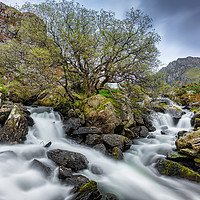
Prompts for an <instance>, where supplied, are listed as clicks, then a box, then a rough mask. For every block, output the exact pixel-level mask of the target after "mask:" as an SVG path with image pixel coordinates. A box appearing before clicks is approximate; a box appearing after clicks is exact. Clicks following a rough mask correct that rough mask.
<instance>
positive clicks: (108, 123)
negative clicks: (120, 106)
mask: <svg viewBox="0 0 200 200" xmlns="http://www.w3.org/2000/svg"><path fill="white" fill-rule="evenodd" d="M81 109H82V110H83V112H84V115H85V118H86V124H87V126H95V127H97V128H99V129H101V132H103V133H114V132H115V130H116V129H120V127H123V123H122V120H121V118H120V113H119V111H118V110H117V109H116V108H115V107H114V106H113V104H112V103H111V102H110V101H109V100H108V99H107V98H106V97H104V96H103V95H100V94H98V95H95V96H92V97H89V98H87V99H85V100H84V101H83V103H82V106H81Z"/></svg>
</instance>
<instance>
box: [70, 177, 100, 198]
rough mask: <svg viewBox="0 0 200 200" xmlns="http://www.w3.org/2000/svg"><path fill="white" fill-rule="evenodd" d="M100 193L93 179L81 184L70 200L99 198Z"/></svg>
mask: <svg viewBox="0 0 200 200" xmlns="http://www.w3.org/2000/svg"><path fill="white" fill-rule="evenodd" d="M101 198H102V195H101V193H100V192H99V190H98V188H97V183H96V182H95V181H92V180H91V181H90V182H89V183H86V184H85V185H83V186H82V188H81V189H80V190H79V191H78V192H77V193H76V195H75V196H74V197H73V198H72V200H101Z"/></svg>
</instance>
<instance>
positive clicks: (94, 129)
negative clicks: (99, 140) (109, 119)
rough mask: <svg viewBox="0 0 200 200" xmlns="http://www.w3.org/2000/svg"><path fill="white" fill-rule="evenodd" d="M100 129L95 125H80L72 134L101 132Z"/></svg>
mask: <svg viewBox="0 0 200 200" xmlns="http://www.w3.org/2000/svg"><path fill="white" fill-rule="evenodd" d="M101 133H102V132H101V129H99V128H97V127H80V128H79V129H78V130H75V131H73V133H72V135H87V134H101Z"/></svg>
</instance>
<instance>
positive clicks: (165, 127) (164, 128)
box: [160, 125, 168, 130]
mask: <svg viewBox="0 0 200 200" xmlns="http://www.w3.org/2000/svg"><path fill="white" fill-rule="evenodd" d="M160 128H161V129H162V130H167V129H168V126H165V125H164V126H161V127H160Z"/></svg>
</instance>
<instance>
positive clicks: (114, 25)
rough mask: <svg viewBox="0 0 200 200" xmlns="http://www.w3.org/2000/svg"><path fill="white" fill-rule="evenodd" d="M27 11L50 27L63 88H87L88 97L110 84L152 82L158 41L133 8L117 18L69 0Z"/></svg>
mask: <svg viewBox="0 0 200 200" xmlns="http://www.w3.org/2000/svg"><path fill="white" fill-rule="evenodd" d="M23 10H26V11H29V12H33V13H35V14H36V15H37V16H38V17H39V18H41V19H42V20H43V21H44V23H45V24H46V26H47V35H48V37H49V38H50V40H51V41H53V45H54V48H55V49H56V52H57V55H59V66H61V68H62V76H63V79H65V81H64V86H65V88H67V87H68V86H69V85H70V87H71V88H72V89H76V90H79V89H83V88H85V90H86V91H87V96H90V95H91V94H93V93H95V92H98V90H99V89H100V88H102V87H104V85H105V84H106V83H108V82H115V83H125V82H126V83H129V84H139V85H143V86H144V85H145V84H144V83H146V82H148V81H149V77H150V75H151V73H152V68H153V67H155V65H156V64H157V56H158V51H157V48H156V46H155V45H156V43H157V42H158V41H159V40H160V37H159V36H158V35H157V34H156V33H155V32H154V30H153V29H152V21H151V19H150V18H149V17H148V16H146V15H144V14H143V13H142V12H141V11H139V10H136V11H134V10H133V9H131V10H130V12H128V13H127V15H126V18H125V19H123V20H119V19H116V18H115V15H114V13H113V12H111V11H109V12H107V11H104V10H101V11H100V12H97V11H94V10H88V9H86V8H84V7H83V6H80V5H79V4H78V3H74V2H73V1H66V0H63V1H60V2H58V3H57V2H56V1H54V0H47V1H46V2H45V3H41V4H39V5H34V4H30V3H27V4H25V5H24V6H23ZM29 25H31V23H29ZM30 28H31V27H29V28H28V29H30ZM28 29H27V30H28Z"/></svg>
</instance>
